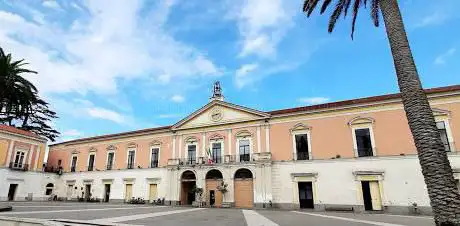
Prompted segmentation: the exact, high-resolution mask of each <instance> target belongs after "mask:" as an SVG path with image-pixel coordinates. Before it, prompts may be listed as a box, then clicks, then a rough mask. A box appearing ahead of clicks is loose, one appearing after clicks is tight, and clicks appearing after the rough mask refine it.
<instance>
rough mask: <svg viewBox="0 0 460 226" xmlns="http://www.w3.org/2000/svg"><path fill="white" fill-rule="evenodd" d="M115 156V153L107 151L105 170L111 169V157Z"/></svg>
mask: <svg viewBox="0 0 460 226" xmlns="http://www.w3.org/2000/svg"><path fill="white" fill-rule="evenodd" d="M114 156H115V153H113V152H109V154H108V155H107V170H111V169H112V168H113V157H114Z"/></svg>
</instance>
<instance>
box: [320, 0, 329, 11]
mask: <svg viewBox="0 0 460 226" xmlns="http://www.w3.org/2000/svg"><path fill="white" fill-rule="evenodd" d="M331 2H332V0H324V2H323V6H321V11H320V13H321V14H323V13H324V12H325V11H326V9H327V7H328V6H329V4H331Z"/></svg>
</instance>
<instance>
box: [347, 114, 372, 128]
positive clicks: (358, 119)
mask: <svg viewBox="0 0 460 226" xmlns="http://www.w3.org/2000/svg"><path fill="white" fill-rule="evenodd" d="M374 122H375V119H373V118H371V117H362V116H358V117H355V118H353V119H351V120H350V121H349V122H348V125H350V126H352V125H361V124H374Z"/></svg>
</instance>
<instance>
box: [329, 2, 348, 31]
mask: <svg viewBox="0 0 460 226" xmlns="http://www.w3.org/2000/svg"><path fill="white" fill-rule="evenodd" d="M345 1H346V0H339V1H338V2H337V4H336V6H335V10H334V12H333V13H332V15H331V18H330V19H329V28H328V31H329V33H331V32H332V31H334V27H335V24H336V23H337V19H338V18H339V17H340V15H341V14H342V12H343V7H344V6H345Z"/></svg>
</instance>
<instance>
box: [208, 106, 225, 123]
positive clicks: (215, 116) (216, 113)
mask: <svg viewBox="0 0 460 226" xmlns="http://www.w3.org/2000/svg"><path fill="white" fill-rule="evenodd" d="M223 116H224V114H223V112H222V110H221V109H220V108H214V109H213V110H212V111H211V113H210V114H209V117H210V118H211V120H212V121H214V122H218V121H220V120H221V119H222V118H223Z"/></svg>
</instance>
